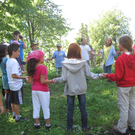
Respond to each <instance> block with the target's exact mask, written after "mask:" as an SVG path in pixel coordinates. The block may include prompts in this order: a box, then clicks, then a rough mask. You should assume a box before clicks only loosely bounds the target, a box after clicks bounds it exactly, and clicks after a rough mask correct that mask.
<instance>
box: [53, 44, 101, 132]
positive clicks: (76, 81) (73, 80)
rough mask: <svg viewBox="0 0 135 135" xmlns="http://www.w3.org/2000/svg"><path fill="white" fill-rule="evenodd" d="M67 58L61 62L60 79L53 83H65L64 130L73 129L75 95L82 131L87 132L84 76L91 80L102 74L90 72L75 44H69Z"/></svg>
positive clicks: (79, 49) (78, 47)
mask: <svg viewBox="0 0 135 135" xmlns="http://www.w3.org/2000/svg"><path fill="white" fill-rule="evenodd" d="M67 58H68V60H66V61H63V62H62V77H59V78H56V79H55V83H62V82H65V83H66V84H65V89H64V95H66V96H67V104H68V113H67V128H66V130H67V131H71V130H72V128H73V113H74V100H75V95H77V96H78V100H79V107H80V111H81V120H82V129H83V130H84V131H87V130H88V125H87V112H86V107H85V103H86V96H85V93H86V90H87V84H86V79H85V75H87V76H88V77H89V78H92V79H98V78H100V77H102V74H94V73H92V72H90V67H89V66H88V63H87V61H86V60H83V59H82V56H81V48H80V46H79V45H78V44H77V43H72V44H70V46H69V49H68V54H67Z"/></svg>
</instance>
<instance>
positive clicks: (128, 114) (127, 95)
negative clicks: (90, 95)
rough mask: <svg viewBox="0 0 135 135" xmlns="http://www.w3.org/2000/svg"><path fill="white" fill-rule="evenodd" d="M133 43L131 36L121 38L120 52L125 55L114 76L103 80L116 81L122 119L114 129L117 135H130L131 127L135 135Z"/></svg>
mask: <svg viewBox="0 0 135 135" xmlns="http://www.w3.org/2000/svg"><path fill="white" fill-rule="evenodd" d="M132 44H133V41H132V39H131V38H130V37H129V36H122V37H120V38H119V50H120V51H123V54H122V55H121V56H119V57H118V58H117V60H116V63H115V73H114V74H104V75H103V78H109V79H110V80H111V81H116V84H117V103H118V108H119V110H120V119H119V121H118V124H117V126H114V127H113V132H114V134H115V135H129V134H128V131H126V130H127V128H128V127H130V128H131V130H133V131H134V134H133V135H135V55H134V51H133V49H132Z"/></svg>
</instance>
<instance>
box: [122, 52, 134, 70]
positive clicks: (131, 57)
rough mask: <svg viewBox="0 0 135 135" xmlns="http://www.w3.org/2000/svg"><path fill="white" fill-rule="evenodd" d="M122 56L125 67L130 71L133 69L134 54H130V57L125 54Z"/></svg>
mask: <svg viewBox="0 0 135 135" xmlns="http://www.w3.org/2000/svg"><path fill="white" fill-rule="evenodd" d="M122 55H123V60H124V61H126V63H127V66H128V67H129V68H130V69H133V68H134V69H135V54H133V55H132V54H130V55H127V54H125V53H123V54H122Z"/></svg>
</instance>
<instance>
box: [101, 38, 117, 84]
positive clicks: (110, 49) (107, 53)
mask: <svg viewBox="0 0 135 135" xmlns="http://www.w3.org/2000/svg"><path fill="white" fill-rule="evenodd" d="M99 53H102V57H103V59H104V66H103V68H104V73H108V74H110V73H112V64H113V63H114V56H118V54H119V52H116V51H115V48H114V46H113V45H112V39H111V38H107V40H106V42H105V45H104V46H103V50H100V51H99ZM108 82H111V81H110V80H109V79H108Z"/></svg>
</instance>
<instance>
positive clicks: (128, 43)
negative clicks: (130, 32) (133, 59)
mask: <svg viewBox="0 0 135 135" xmlns="http://www.w3.org/2000/svg"><path fill="white" fill-rule="evenodd" d="M119 44H120V45H122V46H123V47H124V48H126V49H127V50H128V51H129V52H131V54H134V50H133V48H132V45H133V40H132V38H131V37H129V36H127V35H125V36H121V37H120V38H119Z"/></svg>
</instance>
